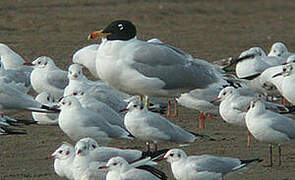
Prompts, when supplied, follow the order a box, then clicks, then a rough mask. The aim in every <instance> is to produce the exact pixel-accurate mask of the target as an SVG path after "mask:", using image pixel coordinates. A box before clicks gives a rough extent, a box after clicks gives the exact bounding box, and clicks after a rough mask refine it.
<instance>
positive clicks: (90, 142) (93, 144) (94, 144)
mask: <svg viewBox="0 0 295 180" xmlns="http://www.w3.org/2000/svg"><path fill="white" fill-rule="evenodd" d="M79 142H83V143H86V144H88V149H89V151H93V150H94V149H96V148H97V147H98V144H97V142H96V141H95V140H94V139H93V138H90V137H87V138H83V139H80V140H79Z"/></svg>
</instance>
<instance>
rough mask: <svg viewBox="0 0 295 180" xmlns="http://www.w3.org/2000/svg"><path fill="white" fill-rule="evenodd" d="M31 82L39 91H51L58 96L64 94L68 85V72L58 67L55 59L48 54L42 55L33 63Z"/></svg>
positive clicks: (29, 64) (30, 64) (31, 64)
mask: <svg viewBox="0 0 295 180" xmlns="http://www.w3.org/2000/svg"><path fill="white" fill-rule="evenodd" d="M26 65H28V66H33V67H34V70H33V71H32V73H31V84H32V87H33V89H34V90H35V91H36V92H37V93H42V92H44V91H45V92H50V93H52V94H53V95H54V96H55V97H56V98H60V97H62V96H63V92H64V88H65V87H66V86H67V85H68V83H69V80H68V78H67V72H66V71H63V70H61V69H60V68H58V67H57V66H56V65H55V63H54V61H53V60H52V59H51V58H50V57H47V56H41V57H39V58H37V59H36V60H34V61H33V62H32V63H26Z"/></svg>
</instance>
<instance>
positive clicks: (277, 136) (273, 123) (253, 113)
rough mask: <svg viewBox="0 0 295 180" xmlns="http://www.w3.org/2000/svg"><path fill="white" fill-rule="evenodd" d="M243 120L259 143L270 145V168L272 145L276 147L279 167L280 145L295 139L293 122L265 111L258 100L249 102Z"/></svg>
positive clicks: (271, 163)
mask: <svg viewBox="0 0 295 180" xmlns="http://www.w3.org/2000/svg"><path fill="white" fill-rule="evenodd" d="M245 119H246V125H247V127H248V130H249V131H250V132H251V134H252V135H253V136H254V137H255V138H256V139H258V140H259V141H262V142H266V143H269V144H270V146H269V154H270V166H272V165H273V161H272V145H274V144H276V145H278V147H279V165H281V144H283V143H288V142H290V141H291V140H294V139H295V131H294V129H295V120H293V119H290V118H288V117H286V116H283V115H281V114H278V113H275V112H272V111H269V110H266V109H265V105H264V104H263V103H262V102H261V101H260V100H254V101H251V104H250V109H249V110H248V112H247V114H246V116H245Z"/></svg>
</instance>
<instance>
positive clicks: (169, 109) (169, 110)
mask: <svg viewBox="0 0 295 180" xmlns="http://www.w3.org/2000/svg"><path fill="white" fill-rule="evenodd" d="M170 116H171V102H170V101H169V100H168V109H167V114H166V117H170Z"/></svg>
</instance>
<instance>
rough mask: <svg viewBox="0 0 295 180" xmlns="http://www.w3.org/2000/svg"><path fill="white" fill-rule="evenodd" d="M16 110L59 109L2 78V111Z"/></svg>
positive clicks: (0, 96)
mask: <svg viewBox="0 0 295 180" xmlns="http://www.w3.org/2000/svg"><path fill="white" fill-rule="evenodd" d="M14 110H18V111H19V110H27V111H34V112H50V113H53V112H58V110H55V109H51V108H50V107H48V106H46V105H43V104H41V103H39V102H38V101H36V100H34V99H33V98H32V97H31V96H29V95H27V94H24V93H23V92H21V91H19V90H17V89H15V88H13V87H12V86H11V84H7V83H5V82H4V81H3V80H1V79H0V112H4V113H9V112H11V111H14Z"/></svg>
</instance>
